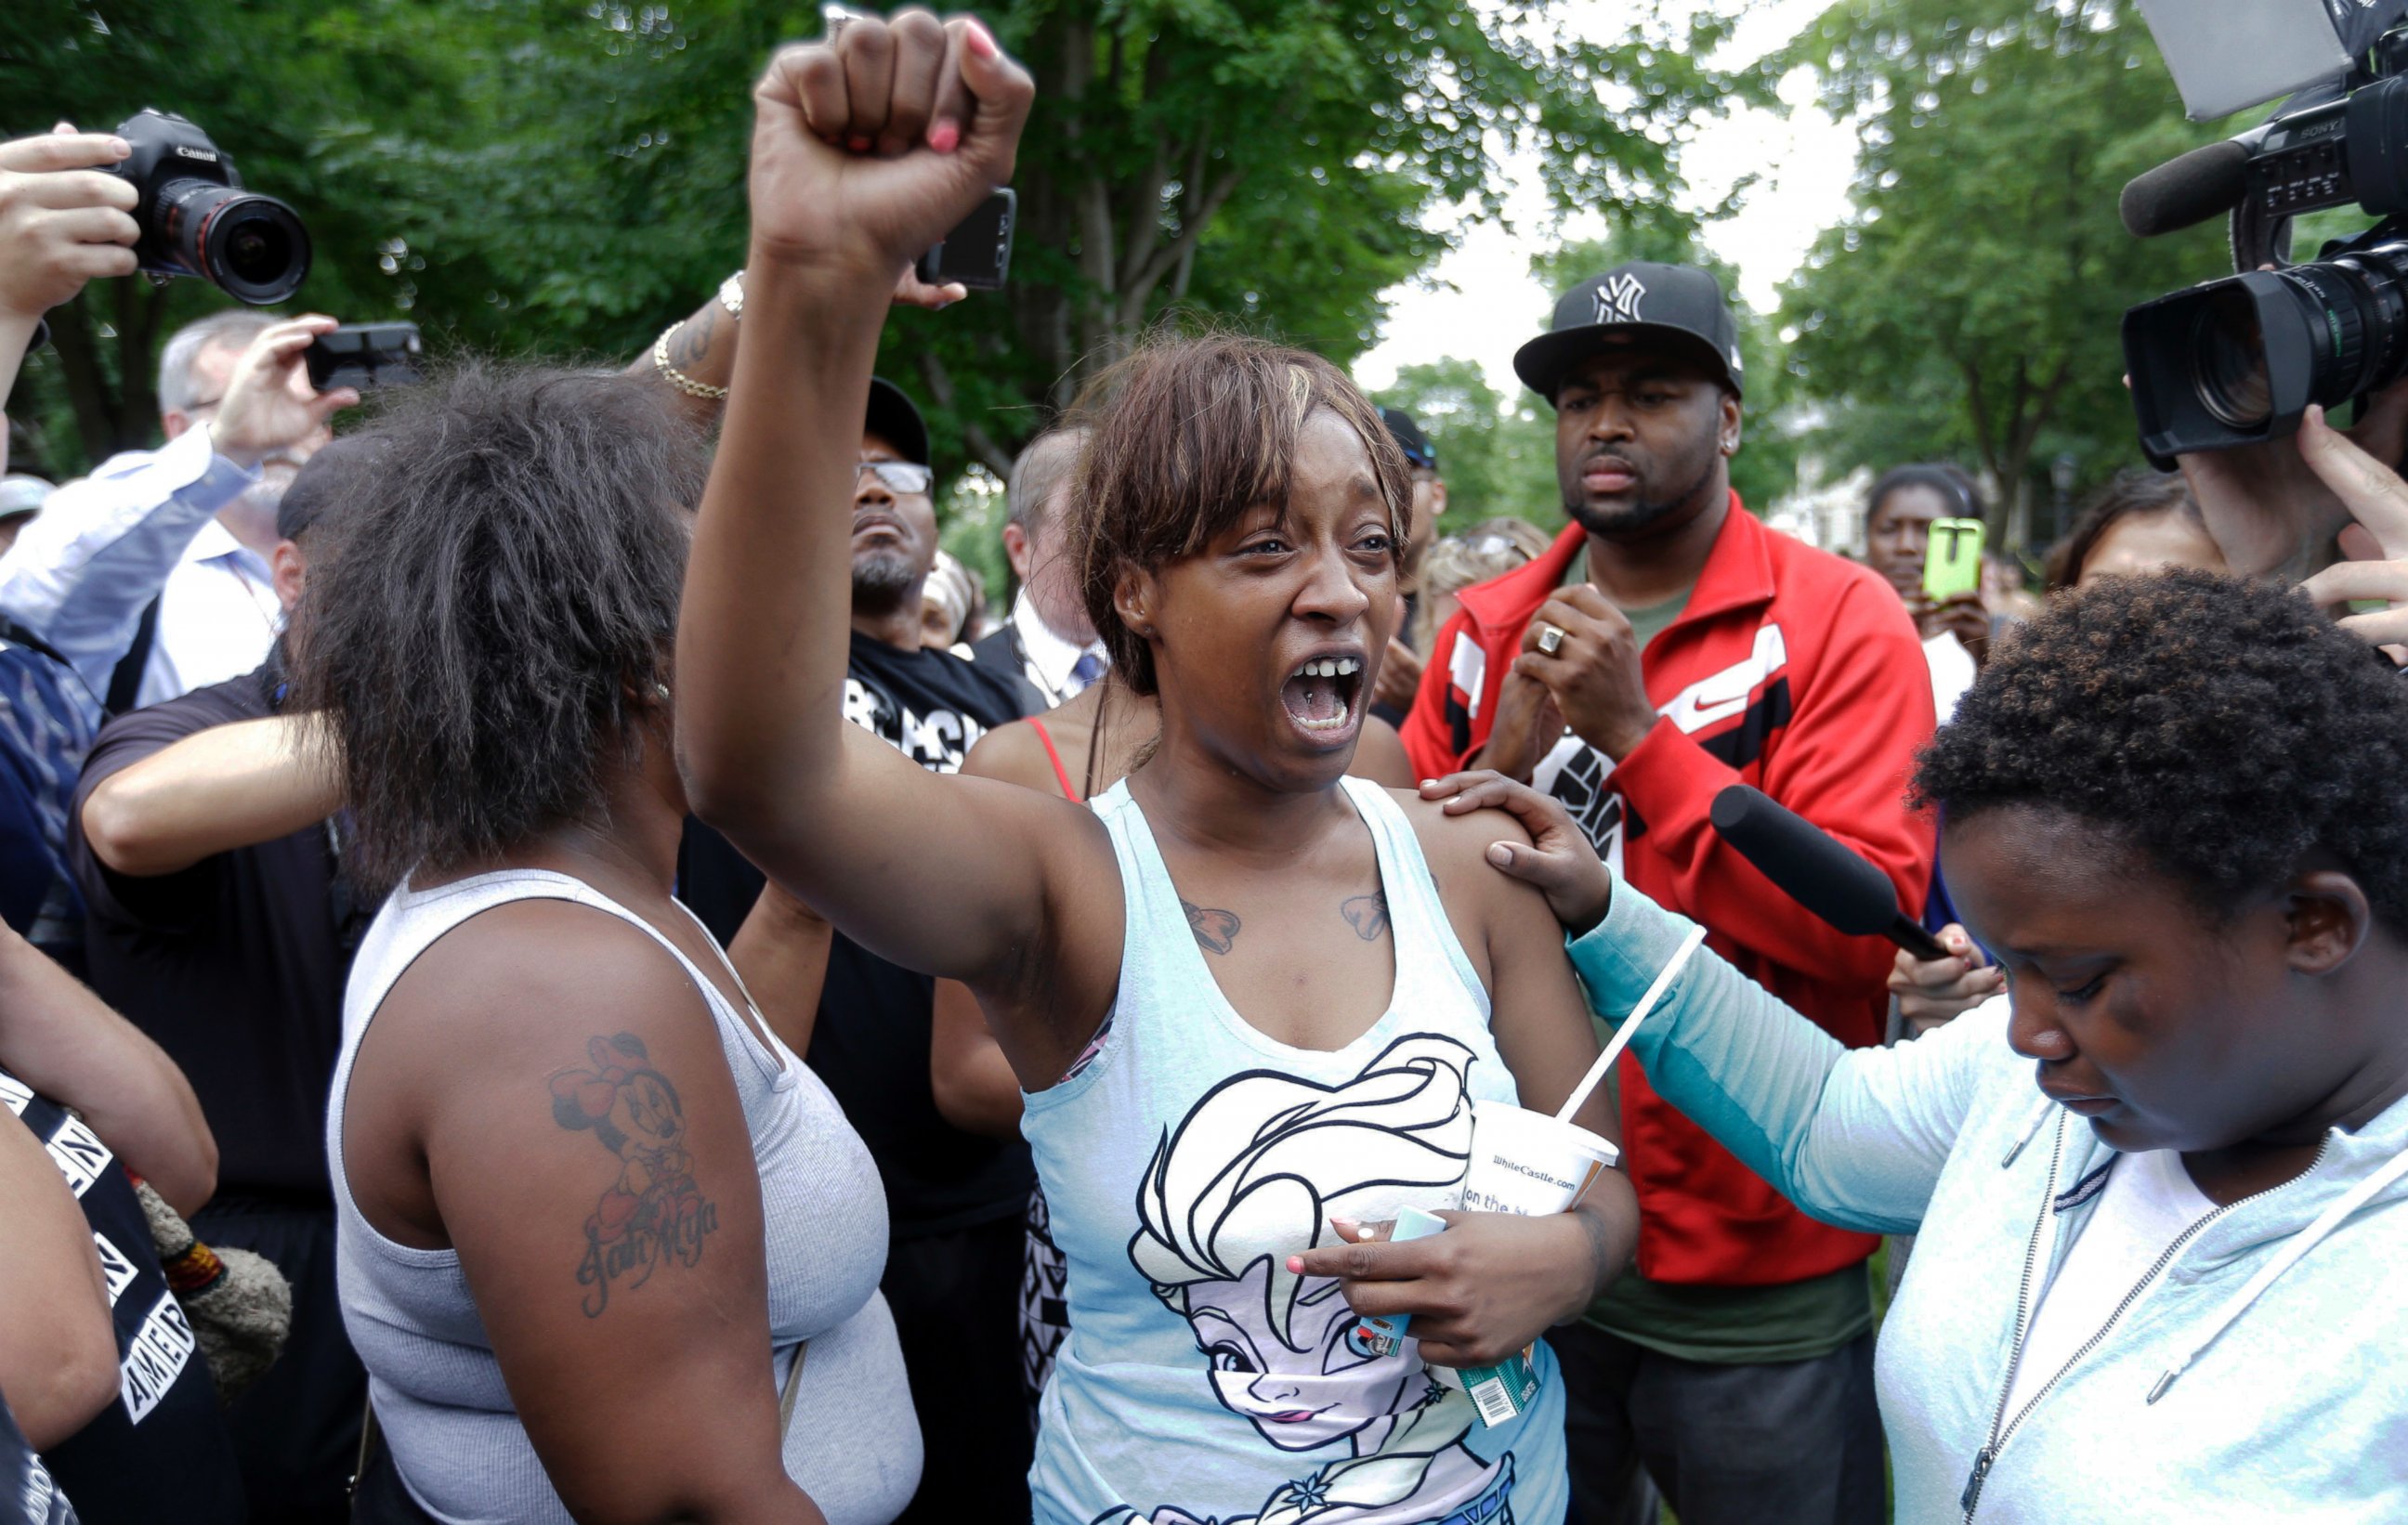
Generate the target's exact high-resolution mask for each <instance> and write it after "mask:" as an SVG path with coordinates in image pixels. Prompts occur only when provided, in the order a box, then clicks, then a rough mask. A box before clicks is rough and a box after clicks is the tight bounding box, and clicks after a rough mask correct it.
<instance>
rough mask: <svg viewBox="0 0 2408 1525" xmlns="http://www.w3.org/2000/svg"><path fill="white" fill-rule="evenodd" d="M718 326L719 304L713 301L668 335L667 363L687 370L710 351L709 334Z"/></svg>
mask: <svg viewBox="0 0 2408 1525" xmlns="http://www.w3.org/2000/svg"><path fill="white" fill-rule="evenodd" d="M718 328H719V304H718V303H716V302H713V303H711V304H710V305H709V306H706V307H704V308H703V309H702V311H701V312H700V313H698V314H696V315H695V316H694V317H692V318H689V319H687V320H686V321H684V322H681V323H680V324H678V327H677V332H676V333H674V334H672V335H669V363H670V364H672V365H674V366H676V367H677V368H678V369H679V370H681V371H682V370H689V369H691V368H692V367H693V365H694V363H695V362H696V361H698V360H700V359H702V357H703V356H704V355H706V354H708V353H710V336H711V335H712V334H713V333H714V332H716V331H717V330H718Z"/></svg>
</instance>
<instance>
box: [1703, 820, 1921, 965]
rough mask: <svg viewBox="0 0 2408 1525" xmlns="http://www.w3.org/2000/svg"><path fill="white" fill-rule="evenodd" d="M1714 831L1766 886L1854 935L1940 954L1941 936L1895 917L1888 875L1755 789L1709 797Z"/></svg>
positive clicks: (1896, 910) (1893, 889)
mask: <svg viewBox="0 0 2408 1525" xmlns="http://www.w3.org/2000/svg"><path fill="white" fill-rule="evenodd" d="M1708 814H1709V819H1711V820H1713V823H1714V832H1715V834H1717V835H1719V836H1721V838H1722V839H1723V840H1724V841H1726V842H1727V843H1729V844H1730V845H1731V847H1732V848H1735V849H1737V851H1738V853H1739V855H1740V856H1741V857H1742V858H1744V859H1746V860H1747V861H1748V862H1751V863H1754V864H1755V865H1756V872H1758V873H1760V874H1762V875H1763V876H1764V877H1766V878H1768V879H1770V880H1771V881H1772V884H1773V888H1775V889H1777V890H1779V891H1781V892H1782V893H1783V894H1785V895H1787V896H1788V897H1789V898H1790V899H1792V900H1794V901H1796V902H1797V903H1798V904H1799V905H1803V906H1805V907H1806V908H1807V909H1808V910H1810V911H1812V912H1813V913H1814V914H1815V915H1816V916H1818V917H1821V918H1822V919H1824V920H1826V921H1828V922H1829V923H1830V924H1831V925H1833V926H1835V927H1837V928H1839V929H1840V930H1841V931H1842V932H1844V933H1846V934H1849V935H1850V936H1853V937H1886V938H1888V939H1889V940H1890V941H1891V942H1893V943H1896V944H1897V945H1898V946H1899V947H1900V948H1904V949H1906V950H1907V951H1908V952H1909V953H1912V954H1914V956H1915V957H1916V958H1918V959H1926V960H1928V959H1944V958H1946V957H1947V956H1948V949H1947V948H1943V947H1942V946H1941V944H1940V939H1938V938H1937V937H1934V936H1932V935H1931V934H1929V933H1928V932H1926V931H1924V930H1923V928H1922V927H1920V926H1918V925H1917V924H1916V923H1915V922H1914V921H1913V920H1911V919H1908V918H1907V917H1905V916H1902V915H1900V914H1899V908H1898V891H1897V889H1896V887H1894V886H1893V885H1891V883H1890V882H1889V876H1888V875H1886V874H1885V873H1883V872H1882V871H1881V870H1880V869H1878V868H1875V867H1874V866H1873V865H1872V864H1871V863H1869V862H1865V859H1864V856H1863V855H1862V854H1861V853H1858V852H1857V851H1856V850H1855V849H1854V848H1850V847H1848V846H1847V845H1846V844H1844V843H1842V842H1841V841H1840V840H1839V839H1838V838H1836V837H1834V836H1832V835H1831V834H1830V833H1828V832H1826V831H1825V830H1823V828H1821V827H1820V826H1817V825H1815V824H1814V823H1813V821H1811V820H1807V819H1806V818H1805V817H1803V816H1801V815H1799V814H1798V813H1797V812H1796V811H1794V810H1791V809H1789V808H1787V807H1786V806H1785V805H1777V804H1775V803H1774V802H1773V800H1772V798H1771V796H1770V795H1768V794H1766V793H1765V792H1764V791H1762V790H1760V789H1752V788H1750V787H1749V786H1748V785H1746V784H1733V785H1731V786H1730V787H1729V788H1728V789H1726V790H1724V791H1722V792H1721V793H1719V794H1717V795H1715V796H1714V805H1713V810H1712V811H1710V812H1709V813H1708Z"/></svg>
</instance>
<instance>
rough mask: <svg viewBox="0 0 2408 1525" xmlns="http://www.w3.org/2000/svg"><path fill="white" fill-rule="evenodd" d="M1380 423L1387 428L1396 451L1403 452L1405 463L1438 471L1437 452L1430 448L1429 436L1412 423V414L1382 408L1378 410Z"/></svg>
mask: <svg viewBox="0 0 2408 1525" xmlns="http://www.w3.org/2000/svg"><path fill="white" fill-rule="evenodd" d="M1380 421H1381V422H1382V423H1384V424H1386V425H1387V426H1388V433H1389V435H1392V436H1393V437H1394V438H1395V439H1396V442H1397V449H1400V450H1402V451H1404V452H1405V460H1406V462H1407V463H1409V464H1412V465H1416V466H1421V467H1423V468H1425V469H1427V470H1432V471H1435V470H1436V469H1438V451H1437V450H1435V449H1431V448H1430V442H1429V436H1428V435H1425V434H1423V433H1422V426H1421V425H1420V424H1418V423H1415V422H1414V421H1413V416H1412V414H1410V413H1408V412H1406V411H1405V410H1404V409H1403V408H1401V407H1383V408H1382V409H1380Z"/></svg>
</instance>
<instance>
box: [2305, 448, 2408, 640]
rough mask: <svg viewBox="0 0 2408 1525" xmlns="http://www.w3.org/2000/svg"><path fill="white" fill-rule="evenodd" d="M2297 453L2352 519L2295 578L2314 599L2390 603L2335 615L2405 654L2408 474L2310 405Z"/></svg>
mask: <svg viewBox="0 0 2408 1525" xmlns="http://www.w3.org/2000/svg"><path fill="white" fill-rule="evenodd" d="M2300 455H2301V456H2302V457H2303V458H2304V459H2305V460H2306V462H2307V463H2308V465H2309V467H2310V469H2312V470H2314V471H2315V474H2316V477H2317V479H2318V480H2320V481H2321V482H2322V483H2323V484H2324V485H2325V486H2326V487H2328V488H2329V489H2331V491H2332V492H2333V495H2334V496H2335V497H2337V498H2338V499H2340V501H2341V504H2342V506H2343V507H2344V508H2346V509H2348V510H2349V515H2350V518H2351V519H2352V520H2354V522H2353V523H2351V524H2350V525H2349V526H2348V527H2347V528H2345V529H2343V531H2342V532H2341V549H2342V552H2343V554H2344V555H2346V556H2347V557H2349V558H2350V559H2349V560H2348V561H2345V562H2337V563H2334V564H2333V565H2331V566H2329V567H2326V568H2325V569H2324V570H2323V571H2321V572H2319V573H2317V574H2316V575H2315V577H2310V578H2309V579H2308V580H2307V581H2305V582H2303V583H2301V584H2300V591H2301V592H2303V593H2305V594H2307V595H2308V597H2310V598H2312V599H2314V600H2315V602H2316V603H2317V604H2318V605H2319V606H2322V605H2328V604H2346V603H2352V602H2357V601H2360V600H2372V599H2380V600H2382V601H2384V602H2386V603H2387V604H2389V605H2390V607H2389V608H2386V609H2380V610H2374V611H2371V612H2369V613H2365V614H2347V613H2343V614H2342V616H2341V627H2342V628H2343V630H2346V631H2349V632H2350V633H2351V634H2356V635H2358V636H2359V637H2361V638H2362V639H2364V640H2365V641H2367V642H2368V643H2369V644H2370V645H2373V646H2379V647H2382V648H2385V649H2386V651H2388V652H2389V653H2390V655H2391V657H2392V660H2393V661H2395V662H2403V661H2408V652H2403V650H2402V649H2401V648H2408V481H2402V480H2401V478H2400V475H2399V473H2397V472H2395V471H2393V470H2391V469H2390V468H2389V467H2387V466H2386V465H2385V464H2384V463H2382V462H2381V461H2379V460H2377V459H2376V458H2375V457H2373V456H2371V455H2369V454H2367V452H2366V451H2365V450H2363V449H2359V448H2358V445H2357V444H2356V443H2355V442H2353V441H2352V440H2351V439H2349V438H2348V437H2347V436H2345V435H2343V434H2342V433H2341V431H2339V430H2337V429H2335V428H2333V427H2332V426H2331V425H2330V424H2329V423H2327V422H2326V421H2325V416H2324V409H2322V408H2320V407H2311V408H2310V409H2308V415H2307V417H2306V418H2305V419H2304V420H2301V422H2300Z"/></svg>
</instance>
